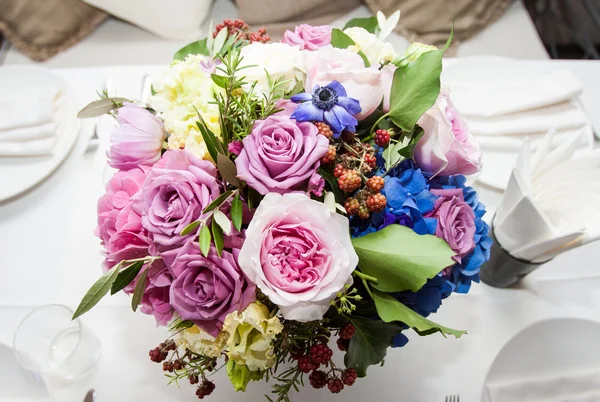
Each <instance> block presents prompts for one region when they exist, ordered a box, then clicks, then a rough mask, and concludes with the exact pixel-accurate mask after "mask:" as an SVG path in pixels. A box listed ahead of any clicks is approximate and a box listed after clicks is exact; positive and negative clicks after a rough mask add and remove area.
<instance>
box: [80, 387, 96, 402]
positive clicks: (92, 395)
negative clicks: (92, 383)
mask: <svg viewBox="0 0 600 402" xmlns="http://www.w3.org/2000/svg"><path fill="white" fill-rule="evenodd" d="M95 399H96V391H95V390H94V389H93V388H92V389H90V390H89V391H88V393H87V394H86V395H85V398H83V402H94V400H95Z"/></svg>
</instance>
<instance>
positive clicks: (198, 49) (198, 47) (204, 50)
mask: <svg viewBox="0 0 600 402" xmlns="http://www.w3.org/2000/svg"><path fill="white" fill-rule="evenodd" d="M189 54H203V55H205V56H209V55H210V52H209V50H208V47H207V46H206V39H200V40H197V41H195V42H192V43H189V44H187V45H185V46H184V47H182V48H181V49H179V50H178V51H177V53H175V55H174V56H173V59H175V60H185V58H186V57H187V56H188V55H189Z"/></svg>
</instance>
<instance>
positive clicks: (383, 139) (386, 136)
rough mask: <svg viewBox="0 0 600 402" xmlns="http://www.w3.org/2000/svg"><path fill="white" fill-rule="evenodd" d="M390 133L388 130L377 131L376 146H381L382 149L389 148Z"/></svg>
mask: <svg viewBox="0 0 600 402" xmlns="http://www.w3.org/2000/svg"><path fill="white" fill-rule="evenodd" d="M390 139H391V138H390V132H389V131H388V130H377V131H375V138H373V140H374V141H375V144H377V145H379V146H380V147H381V148H387V147H388V145H390Z"/></svg>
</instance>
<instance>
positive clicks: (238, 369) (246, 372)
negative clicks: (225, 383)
mask: <svg viewBox="0 0 600 402" xmlns="http://www.w3.org/2000/svg"><path fill="white" fill-rule="evenodd" d="M227 376H228V377H229V381H231V384H232V385H233V388H235V390H236V391H242V392H246V386H247V385H248V383H249V382H250V381H259V380H261V379H262V378H263V376H264V371H250V369H248V366H246V365H244V364H238V363H236V362H235V361H233V359H229V360H228V361H227Z"/></svg>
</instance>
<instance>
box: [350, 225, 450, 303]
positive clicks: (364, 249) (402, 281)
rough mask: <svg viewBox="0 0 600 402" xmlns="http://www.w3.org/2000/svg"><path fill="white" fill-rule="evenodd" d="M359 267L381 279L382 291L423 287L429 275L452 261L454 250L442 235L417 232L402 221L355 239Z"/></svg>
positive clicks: (376, 285) (432, 274)
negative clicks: (441, 237)
mask: <svg viewBox="0 0 600 402" xmlns="http://www.w3.org/2000/svg"><path fill="white" fill-rule="evenodd" d="M352 244H353V246H354V250H355V251H356V254H358V259H359V261H358V266H359V267H360V270H361V271H362V272H363V273H365V274H367V275H370V276H373V277H375V278H377V279H378V280H379V281H378V283H377V284H374V285H373V287H374V288H376V289H378V290H381V291H382V292H400V291H403V290H412V291H413V292H416V291H417V290H419V289H421V288H422V287H423V285H425V282H427V280H428V279H431V278H433V277H434V276H435V275H437V274H438V273H439V272H440V271H441V270H443V269H444V268H446V267H447V266H449V265H452V264H453V261H452V258H451V257H452V256H453V255H454V252H453V251H452V249H451V248H450V246H448V243H446V242H445V241H444V240H443V239H440V238H439V237H436V236H432V235H418V234H416V233H415V232H414V231H413V230H412V229H410V228H408V227H406V226H402V225H396V224H394V225H390V226H387V227H386V228H384V229H383V230H380V231H378V232H373V233H369V234H368V235H365V236H361V237H357V238H354V239H352Z"/></svg>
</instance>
